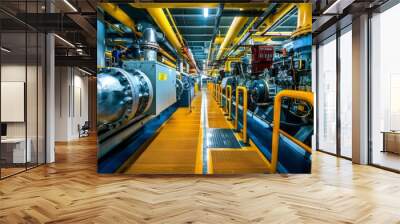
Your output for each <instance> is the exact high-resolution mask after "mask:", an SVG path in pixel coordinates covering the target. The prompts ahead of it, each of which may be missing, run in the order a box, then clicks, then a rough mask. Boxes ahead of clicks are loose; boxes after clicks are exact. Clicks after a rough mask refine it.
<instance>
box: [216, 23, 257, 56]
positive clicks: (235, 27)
mask: <svg viewBox="0 0 400 224" xmlns="http://www.w3.org/2000/svg"><path fill="white" fill-rule="evenodd" d="M248 20H249V18H248V17H235V19H233V21H232V24H231V27H230V28H229V30H228V32H227V34H226V36H225V38H224V41H223V42H222V44H221V47H220V48H219V51H218V53H217V60H219V59H221V57H222V56H223V54H224V53H225V52H226V50H227V49H228V48H229V45H230V44H231V43H232V42H233V40H234V39H235V38H236V37H237V35H238V34H239V32H240V30H241V29H242V27H243V26H244V25H245V24H246V23H247V21H248Z"/></svg>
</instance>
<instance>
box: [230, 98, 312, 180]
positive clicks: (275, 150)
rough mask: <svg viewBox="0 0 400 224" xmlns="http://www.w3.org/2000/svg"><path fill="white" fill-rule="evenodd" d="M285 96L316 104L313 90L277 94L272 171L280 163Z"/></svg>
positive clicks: (274, 170) (273, 130)
mask: <svg viewBox="0 0 400 224" xmlns="http://www.w3.org/2000/svg"><path fill="white" fill-rule="evenodd" d="M283 97H287V98H292V99H299V100H304V101H307V102H308V103H310V104H311V105H312V106H314V95H313V93H311V92H305V91H295V90H282V91H280V92H279V93H278V94H277V95H276V96H275V100H274V121H273V129H272V154H271V166H270V172H271V173H275V172H276V166H277V164H278V150H279V132H280V131H279V130H280V123H281V104H282V98H283ZM236 105H237V104H236Z"/></svg>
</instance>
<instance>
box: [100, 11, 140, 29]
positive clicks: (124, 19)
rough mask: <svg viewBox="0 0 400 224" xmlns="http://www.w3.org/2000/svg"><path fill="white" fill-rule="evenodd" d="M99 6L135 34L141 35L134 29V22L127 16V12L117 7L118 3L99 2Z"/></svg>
mask: <svg viewBox="0 0 400 224" xmlns="http://www.w3.org/2000/svg"><path fill="white" fill-rule="evenodd" d="M100 7H101V8H102V9H103V10H104V11H105V12H107V14H109V15H110V16H112V17H114V18H115V19H116V20H118V21H120V22H121V23H122V24H124V25H125V26H127V27H129V28H130V29H131V30H132V31H133V32H134V33H135V34H136V35H138V36H142V34H141V33H140V32H138V31H137V30H136V24H135V22H134V21H133V20H132V19H131V17H129V16H128V14H126V13H125V12H124V11H123V10H122V9H121V8H119V7H118V5H116V4H113V3H100Z"/></svg>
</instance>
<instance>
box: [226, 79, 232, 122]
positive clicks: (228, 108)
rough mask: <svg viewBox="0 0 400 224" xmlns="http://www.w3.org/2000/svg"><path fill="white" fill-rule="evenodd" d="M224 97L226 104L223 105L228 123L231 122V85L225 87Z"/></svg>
mask: <svg viewBox="0 0 400 224" xmlns="http://www.w3.org/2000/svg"><path fill="white" fill-rule="evenodd" d="M225 95H226V102H227V103H226V105H225V109H226V111H227V115H228V121H230V120H232V119H231V110H232V86H231V85H226V89H225Z"/></svg>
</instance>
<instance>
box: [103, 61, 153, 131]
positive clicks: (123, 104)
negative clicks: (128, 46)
mask: <svg viewBox="0 0 400 224" xmlns="http://www.w3.org/2000/svg"><path fill="white" fill-rule="evenodd" d="M152 102H153V87H152V84H151V82H150V80H149V78H148V77H147V76H146V75H145V74H144V73H143V72H141V71H140V70H136V69H135V70H131V72H128V71H126V70H123V69H121V68H112V67H111V68H105V69H101V70H100V71H99V74H98V75H97V104H98V107H97V108H98V111H97V117H98V118H97V122H98V124H97V127H98V131H99V132H100V133H101V132H104V131H107V130H110V129H113V128H116V127H118V126H121V125H123V124H126V123H127V122H128V121H130V120H132V119H133V118H134V117H137V116H138V115H140V114H144V113H146V112H147V111H148V109H149V107H150V105H151V104H152Z"/></svg>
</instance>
